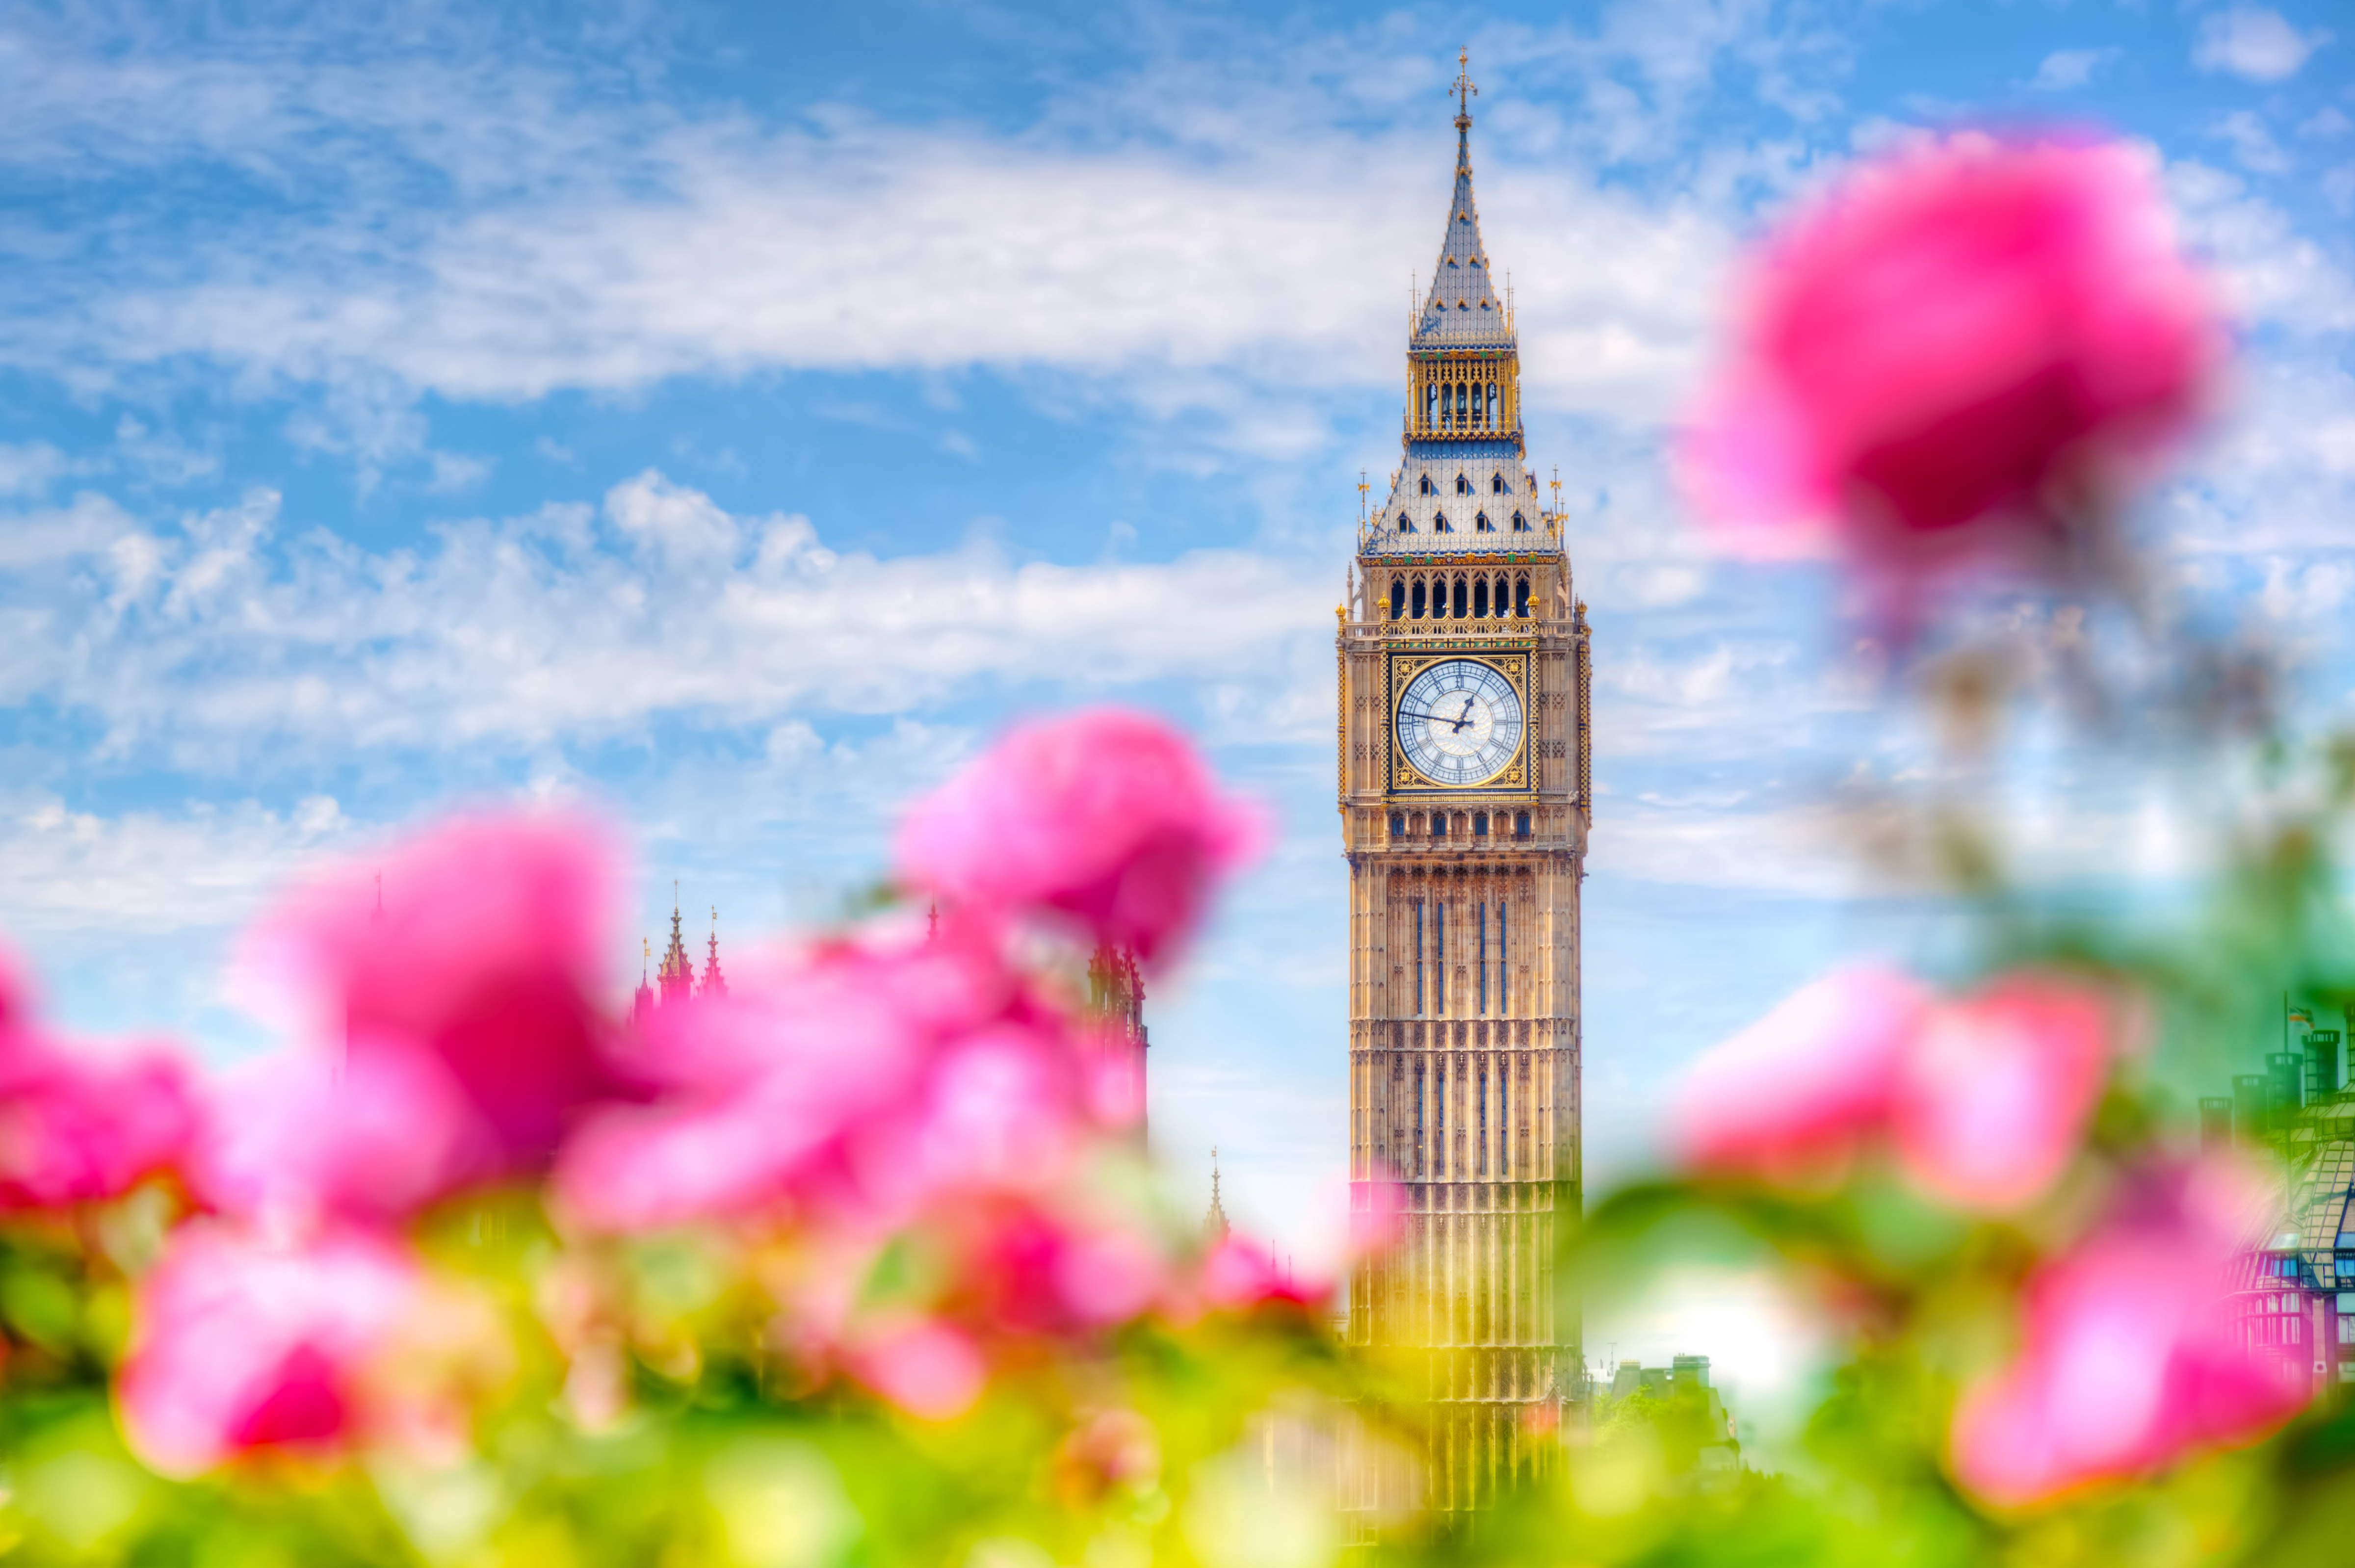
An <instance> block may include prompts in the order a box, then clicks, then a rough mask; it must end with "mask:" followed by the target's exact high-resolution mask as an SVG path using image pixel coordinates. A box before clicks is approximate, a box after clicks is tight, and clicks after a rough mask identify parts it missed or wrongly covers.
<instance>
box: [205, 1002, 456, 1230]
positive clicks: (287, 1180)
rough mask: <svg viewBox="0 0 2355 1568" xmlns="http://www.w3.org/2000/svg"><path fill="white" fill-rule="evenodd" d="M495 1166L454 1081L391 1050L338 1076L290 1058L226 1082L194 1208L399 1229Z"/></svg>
mask: <svg viewBox="0 0 2355 1568" xmlns="http://www.w3.org/2000/svg"><path fill="white" fill-rule="evenodd" d="M494 1163H495V1160H494V1148H493V1146H492V1143H491V1140H490V1135H489V1133H488V1131H487V1129H485V1127H484V1126H483V1125H482V1124H481V1122H480V1121H479V1119H478V1118H477V1117H476V1116H475V1115H474V1109H473V1107H472V1106H471V1105H470V1104H468V1102H467V1100H466V1098H465V1095H464V1093H462V1092H461V1091H460V1089H459V1087H458V1083H457V1081H456V1079H455V1078H454V1077H453V1076H452V1074H451V1073H450V1072H449V1071H448V1070H447V1069H446V1068H444V1067H443V1066H442V1063H441V1061H440V1060H439V1059H438V1058H435V1057H433V1056H431V1055H428V1054H427V1053H426V1052H424V1051H419V1050H416V1049H414V1048H412V1047H410V1046H408V1045H406V1044H405V1043H403V1042H401V1041H399V1040H393V1041H378V1042H373V1043H367V1044H364V1045H363V1046H362V1047H361V1048H359V1049H356V1050H354V1051H353V1052H352V1053H351V1057H350V1060H349V1061H347V1062H346V1064H345V1065H344V1067H343V1068H341V1069H340V1070H338V1069H337V1068H336V1066H335V1064H334V1063H332V1062H331V1061H327V1060H326V1059H325V1057H323V1056H319V1055H315V1054H310V1053H294V1054H288V1055H282V1056H277V1057H272V1058H270V1059H268V1060H266V1061H259V1062H255V1063H252V1064H250V1066H248V1067H246V1068H243V1069H241V1070H240V1071H239V1072H234V1073H232V1074H230V1075H229V1077H228V1078H227V1079H226V1080H225V1081H224V1082H223V1083H221V1084H220V1085H219V1086H218V1088H217V1089H216V1091H215V1092H214V1093H213V1095H212V1104H211V1110H210V1114H209V1115H208V1116H207V1118H206V1129H205V1133H204V1136H203V1137H202V1138H201V1139H200V1140H199V1142H198V1145H197V1151H196V1154H195V1157H193V1159H192V1161H191V1175H192V1178H193V1185H194V1187H195V1189H196V1190H197V1195H198V1196H199V1197H201V1198H203V1199H204V1200H206V1201H207V1202H208V1203H211V1204H212V1205H214V1206H215V1207H217V1208H218V1209H220V1210H222V1211H226V1212H228V1213H231V1214H236V1215H239V1216H240V1217H242V1218H245V1219H251V1220H264V1219H266V1220H269V1221H272V1222H273V1223H275V1224H278V1225H282V1226H286V1225H291V1226H297V1227H300V1226H308V1225H315V1224H320V1223H324V1222H327V1221H362V1222H370V1223H397V1222H399V1221H401V1220H404V1219H406V1218H407V1217H408V1216H409V1215H410V1214H412V1213H414V1212H415V1211H417V1210H419V1209H420V1208H422V1207H423V1206H425V1205H426V1204H428V1203H430V1202H432V1201H433V1200H435V1199H437V1198H440V1197H442V1196H444V1195H445V1194H447V1193H449V1192H451V1191H453V1190H454V1189H457V1188H459V1187H461V1186H462V1185H464V1183H465V1182H466V1181H468V1180H469V1179H472V1178H474V1177H475V1176H478V1175H480V1174H482V1173H483V1172H484V1171H485V1170H486V1169H488V1168H491V1167H492V1166H493V1164H494Z"/></svg>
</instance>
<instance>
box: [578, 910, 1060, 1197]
mask: <svg viewBox="0 0 2355 1568" xmlns="http://www.w3.org/2000/svg"><path fill="white" fill-rule="evenodd" d="M1066 1021H1067V1020H1064V1019H1062V1018H1061V1017H1060V1015H1059V1014H1057V1013H1056V1012H1054V1011H1053V1010H1052V1009H1051V1008H1048V1007H1046V1006H1045V1005H1044V1004H1043V1003H1041V1002H1040V1001H1039V999H1038V998H1037V997H1034V996H1032V995H1031V993H1030V992H1029V991H1028V989H1027V988H1026V987H1024V986H1023V985H1022V983H1021V981H1020V979H1019V977H1018V976H1017V975H1016V974H1015V973H1014V972H1013V971H1012V970H1011V969H1009V968H1008V967H1007V965H1006V964H1005V960H1004V956H1003V955H1002V953H1001V951H1000V949H999V947H998V944H997V943H996V939H995V935H994V933H991V932H990V931H988V930H986V928H984V927H982V926H980V925H978V924H975V923H971V922H967V921H962V920H956V919H951V920H947V921H943V923H942V925H941V930H940V933H939V935H938V936H937V938H935V939H933V940H930V941H923V940H917V941H913V942H910V941H905V940H894V939H879V940H877V941H875V942H872V943H868V944H836V945H833V946H829V947H826V948H824V949H821V950H819V951H817V952H815V953H813V954H811V955H808V956H807V957H806V958H805V960H803V961H802V962H801V963H799V964H797V965H793V966H791V967H787V968H783V969H781V970H777V971H775V972H773V973H762V972H759V971H754V970H750V969H748V970H747V972H746V975H745V977H744V978H743V979H742V980H741V982H740V983H739V985H738V986H737V987H736V990H735V992H734V994H733V995H731V996H730V997H728V998H727V999H726V1000H724V1001H716V1002H712V1003H705V1004H698V1005H696V1006H694V1007H690V1008H666V1009H663V1010H661V1011H658V1012H657V1013H656V1014H655V1017H654V1019H653V1020H652V1022H651V1024H650V1025H649V1026H648V1028H647V1029H645V1032H644V1033H643V1034H642V1035H640V1036H637V1037H635V1038H634V1039H633V1040H628V1041H625V1043H624V1045H623V1049H622V1051H621V1052H620V1054H619V1055H618V1056H617V1058H616V1061H617V1062H618V1064H619V1069H620V1071H621V1072H623V1076H624V1077H625V1078H627V1079H628V1080H629V1081H630V1082H631V1083H632V1084H633V1086H634V1088H635V1089H636V1090H637V1091H638V1092H639V1093H641V1094H642V1095H643V1096H644V1098H645V1100H646V1101H647V1103H646V1104H616V1105H609V1106H606V1107H603V1108H602V1109H600V1110H599V1111H598V1112H597V1113H595V1114H594V1115H591V1116H590V1117H589V1118H588V1119H587V1120H586V1122H585V1123H584V1124H583V1125H582V1126H581V1129H580V1130H579V1132H578V1133H577V1134H576V1135H575V1136H573V1137H572V1139H571V1140H570V1142H569V1143H568V1145H567V1146H566V1147H565V1150H564V1153H563V1157H562V1158H561V1160H560V1162H559V1168H558V1171H557V1179H556V1190H557V1195H558V1199H559V1208H560V1209H561V1211H563V1212H564V1213H565V1214H566V1215H568V1216H569V1217H570V1219H571V1220H573V1221H576V1222H578V1223H581V1224H583V1225H587V1226H589V1227H591V1228H592V1229H602V1230H632V1229H644V1228H647V1227H650V1226H658V1225H670V1224H680V1223H685V1222H687V1221H696V1220H705V1219H719V1218H728V1217H741V1216H747V1215H752V1214H757V1213H761V1212H763V1211H797V1212H801V1213H804V1214H816V1215H821V1216H832V1217H833V1218H834V1219H835V1220H837V1221H848V1220H852V1219H855V1220H856V1221H857V1222H858V1223H859V1224H861V1225H863V1226H866V1227H868V1228H870V1229H883V1228H888V1227H889V1226H890V1225H891V1224H894V1223H897V1222H899V1221H901V1220H904V1219H905V1218H907V1217H908V1216H910V1215H911V1214H913V1213H915V1212H916V1211H919V1210H920V1209H922V1206H923V1205H924V1204H925V1203H926V1202H928V1201H930V1200H932V1198H933V1197H934V1196H936V1195H938V1194H941V1193H943V1192H964V1191H975V1190H982V1189H990V1188H993V1187H999V1186H1035V1185H1038V1184H1039V1183H1042V1182H1047V1181H1051V1180H1053V1179H1057V1178H1058V1177H1060V1174H1061V1173H1062V1171H1063V1169H1064V1162H1065V1161H1066V1160H1067V1159H1068V1158H1069V1157H1070V1156H1071V1154H1072V1153H1073V1152H1074V1151H1075V1150H1076V1149H1077V1148H1078V1147H1080V1145H1081V1143H1082V1139H1083V1133H1084V1127H1085V1124H1087V1123H1088V1122H1089V1120H1090V1117H1091V1115H1092V1110H1091V1106H1090V1095H1089V1090H1090V1087H1091V1085H1090V1082H1089V1079H1088V1076H1087V1074H1086V1071H1085V1061H1084V1058H1083V1054H1082V1037H1081V1036H1079V1035H1078V1034H1076V1033H1073V1032H1071V1031H1070V1030H1068V1029H1066V1027H1065V1025H1066Z"/></svg>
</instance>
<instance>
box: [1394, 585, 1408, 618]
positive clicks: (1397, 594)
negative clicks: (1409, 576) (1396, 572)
mask: <svg viewBox="0 0 2355 1568" xmlns="http://www.w3.org/2000/svg"><path fill="white" fill-rule="evenodd" d="M1405 613H1406V579H1405V578H1403V577H1393V578H1391V620H1393V621H1395V620H1397V619H1398V618H1399V617H1400V616H1401V615H1403V614H1405Z"/></svg>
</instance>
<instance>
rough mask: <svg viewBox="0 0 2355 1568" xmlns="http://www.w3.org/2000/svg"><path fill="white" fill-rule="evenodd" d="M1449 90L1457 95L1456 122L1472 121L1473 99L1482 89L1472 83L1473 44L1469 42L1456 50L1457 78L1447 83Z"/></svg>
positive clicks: (1461, 123) (1459, 123)
mask: <svg viewBox="0 0 2355 1568" xmlns="http://www.w3.org/2000/svg"><path fill="white" fill-rule="evenodd" d="M1447 91H1450V92H1452V93H1454V94H1455V103H1456V110H1455V123H1456V124H1457V125H1458V126H1465V125H1469V124H1470V123H1472V101H1473V100H1474V99H1476V98H1477V97H1479V96H1480V90H1479V89H1478V88H1476V87H1475V86H1473V85H1472V46H1471V45H1469V44H1466V45H1465V46H1464V48H1460V49H1458V50H1456V51H1455V80H1454V81H1451V82H1449V83H1448V84H1447Z"/></svg>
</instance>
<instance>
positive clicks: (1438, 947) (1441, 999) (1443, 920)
mask: <svg viewBox="0 0 2355 1568" xmlns="http://www.w3.org/2000/svg"><path fill="white" fill-rule="evenodd" d="M1431 968H1432V976H1431V981H1432V984H1431V1010H1432V1011H1433V1012H1434V1013H1436V1014H1438V1015H1439V1016H1440V1017H1441V1018H1445V1017H1446V1016H1447V906H1446V905H1445V904H1444V903H1435V904H1433V905H1432V912H1431ZM1443 1104H1444V1102H1443Z"/></svg>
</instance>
